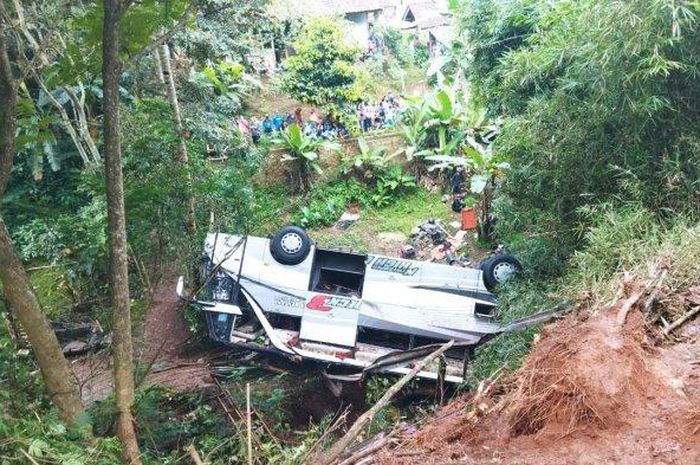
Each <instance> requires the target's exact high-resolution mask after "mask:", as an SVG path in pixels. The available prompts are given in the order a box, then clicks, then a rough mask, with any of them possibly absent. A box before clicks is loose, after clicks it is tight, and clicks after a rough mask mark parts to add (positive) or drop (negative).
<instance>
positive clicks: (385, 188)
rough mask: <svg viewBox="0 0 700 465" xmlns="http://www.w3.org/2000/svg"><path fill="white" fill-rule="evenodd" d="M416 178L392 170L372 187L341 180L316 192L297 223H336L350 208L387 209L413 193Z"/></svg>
mask: <svg viewBox="0 0 700 465" xmlns="http://www.w3.org/2000/svg"><path fill="white" fill-rule="evenodd" d="M415 186H416V182H415V178H413V176H409V175H407V174H405V173H404V172H403V170H402V169H401V167H400V166H392V167H391V168H388V169H386V170H385V171H383V172H382V173H380V174H378V176H377V179H376V184H375V185H374V186H368V185H366V184H363V183H361V182H359V181H358V180H356V179H354V178H351V179H347V180H339V181H335V182H332V183H329V184H326V185H323V186H321V187H319V188H316V189H314V190H313V191H311V192H310V195H309V196H308V199H307V202H306V205H304V206H302V207H301V209H300V210H299V212H298V213H297V214H295V215H294V217H293V222H294V223H295V224H298V225H300V226H302V227H305V228H314V227H319V226H325V225H328V224H333V223H335V222H336V221H337V220H338V218H339V217H340V215H341V214H342V213H343V212H344V211H345V208H346V207H347V206H348V205H350V204H353V203H354V204H358V205H360V206H363V207H369V208H381V207H386V206H388V205H390V204H391V203H393V202H394V201H396V200H398V199H400V198H401V197H402V196H405V195H407V194H409V193H411V192H412V191H413V189H414V188H415Z"/></svg>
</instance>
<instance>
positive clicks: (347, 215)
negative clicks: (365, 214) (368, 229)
mask: <svg viewBox="0 0 700 465" xmlns="http://www.w3.org/2000/svg"><path fill="white" fill-rule="evenodd" d="M359 219H360V214H359V213H351V212H344V213H343V214H342V215H341V216H340V218H339V219H338V222H337V223H336V224H335V227H336V229H340V230H341V231H345V230H346V229H348V228H349V227H350V226H352V225H353V224H355V223H357V220H359Z"/></svg>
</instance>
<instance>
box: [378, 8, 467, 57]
mask: <svg viewBox="0 0 700 465" xmlns="http://www.w3.org/2000/svg"><path fill="white" fill-rule="evenodd" d="M392 25H393V26H394V27H396V28H398V29H401V30H402V31H405V32H413V33H414V34H416V37H417V38H418V40H419V41H420V42H422V43H424V44H426V45H427V46H428V50H429V51H430V55H431V56H437V55H440V50H441V49H442V47H449V44H450V42H451V39H452V37H453V35H452V34H453V31H452V17H451V15H450V13H449V7H448V4H447V2H446V1H441V0H428V1H419V2H406V3H404V4H402V5H401V9H400V14H399V15H397V16H396V17H395V19H394V21H393V22H392Z"/></svg>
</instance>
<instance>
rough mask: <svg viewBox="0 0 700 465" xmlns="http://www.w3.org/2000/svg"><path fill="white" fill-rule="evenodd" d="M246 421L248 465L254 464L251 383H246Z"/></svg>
mask: <svg viewBox="0 0 700 465" xmlns="http://www.w3.org/2000/svg"><path fill="white" fill-rule="evenodd" d="M245 407H246V423H247V424H248V465H253V425H252V421H251V414H250V383H246V385H245Z"/></svg>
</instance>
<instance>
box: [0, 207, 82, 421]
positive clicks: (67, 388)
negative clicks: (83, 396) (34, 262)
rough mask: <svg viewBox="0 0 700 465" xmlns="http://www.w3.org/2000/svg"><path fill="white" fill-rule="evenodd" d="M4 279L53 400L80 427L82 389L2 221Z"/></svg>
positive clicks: (0, 247) (0, 272)
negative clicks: (42, 309)
mask: <svg viewBox="0 0 700 465" xmlns="http://www.w3.org/2000/svg"><path fill="white" fill-rule="evenodd" d="M0 280H1V281H2V283H3V287H4V289H5V297H6V298H7V301H8V302H9V304H10V309H11V311H12V312H13V313H14V315H15V316H16V317H17V319H18V320H19V322H20V324H21V325H22V328H24V331H25V333H26V334H27V338H28V339H29V343H30V344H31V346H32V349H33V350H34V356H35V357H36V360H37V363H38V364H39V369H40V370H41V376H42V377H43V378H44V383H45V384H46V390H47V391H48V393H49V396H50V397H51V401H52V402H53V403H54V404H55V405H56V407H57V408H58V413H59V416H60V418H61V420H63V421H64V422H65V423H67V424H69V425H76V424H78V420H79V419H80V418H81V416H82V415H83V412H84V409H83V404H82V402H81V400H80V389H79V387H78V382H77V380H76V379H75V376H74V374H73V372H72V371H71V369H70V366H69V365H68V361H67V360H66V358H65V357H64V356H63V351H62V350H61V346H60V345H59V344H58V339H56V334H55V333H54V332H53V329H51V326H50V325H49V322H48V320H47V319H46V316H45V315H44V313H43V312H42V311H41V307H40V306H39V302H38V301H37V299H36V296H35V295H34V291H33V289H32V286H31V283H30V282H29V278H28V277H27V274H26V272H25V271H24V268H23V267H22V263H21V262H20V260H19V258H18V257H17V255H16V254H15V251H14V248H13V247H12V242H11V240H10V236H9V234H8V232H7V228H6V227H5V223H4V222H3V221H2V220H1V219H0Z"/></svg>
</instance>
